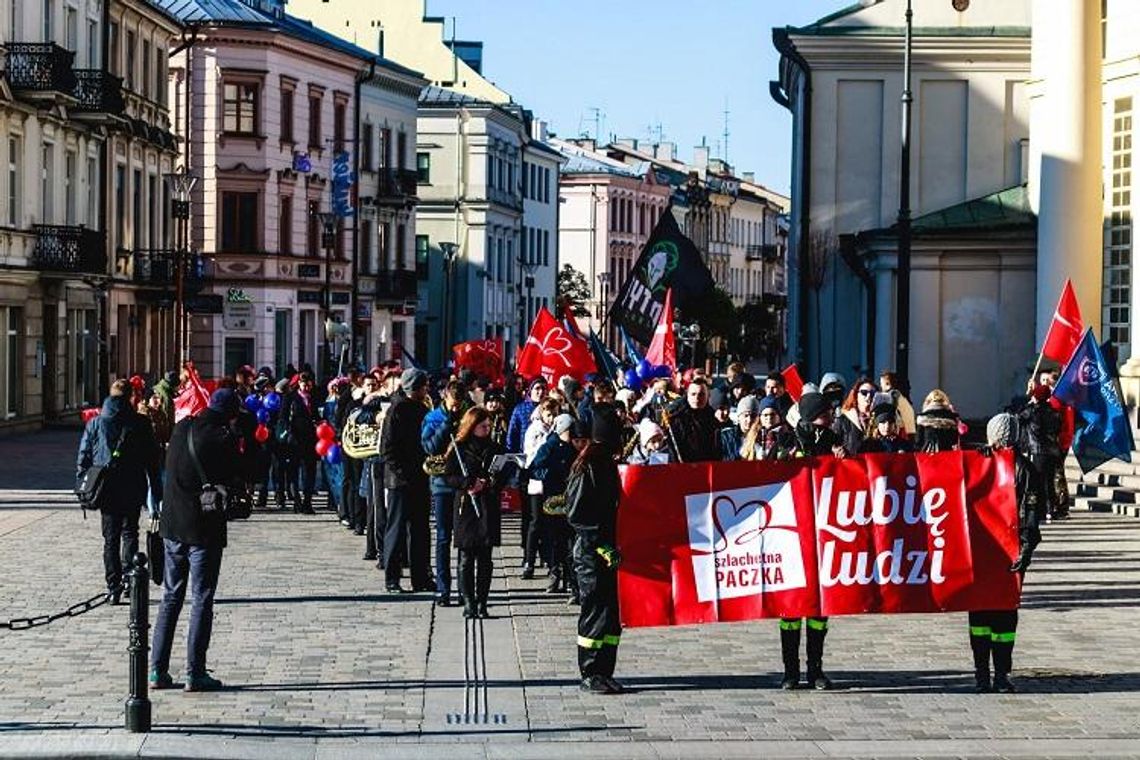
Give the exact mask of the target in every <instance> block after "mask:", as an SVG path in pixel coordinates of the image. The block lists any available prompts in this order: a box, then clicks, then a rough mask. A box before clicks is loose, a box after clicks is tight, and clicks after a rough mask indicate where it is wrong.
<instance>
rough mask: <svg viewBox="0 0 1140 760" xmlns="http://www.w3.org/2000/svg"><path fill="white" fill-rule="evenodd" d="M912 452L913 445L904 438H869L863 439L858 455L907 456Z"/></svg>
mask: <svg viewBox="0 0 1140 760" xmlns="http://www.w3.org/2000/svg"><path fill="white" fill-rule="evenodd" d="M912 451H914V444H913V443H911V442H910V441H908V440H907V439H906V438H900V437H898V436H895V437H894V438H878V437H875V436H871V437H869V438H866V439H864V441H863V444H862V445H861V446H860V447H859V453H860V454H909V453H910V452H912Z"/></svg>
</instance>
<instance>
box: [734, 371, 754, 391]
mask: <svg viewBox="0 0 1140 760" xmlns="http://www.w3.org/2000/svg"><path fill="white" fill-rule="evenodd" d="M732 387H733V388H743V389H744V391H745V392H748V391H751V390H753V389H754V388H755V387H756V377H755V376H754V375H751V374H749V373H748V372H744V373H742V374H741V375H740V377H738V378H736V382H735V383H733V384H732Z"/></svg>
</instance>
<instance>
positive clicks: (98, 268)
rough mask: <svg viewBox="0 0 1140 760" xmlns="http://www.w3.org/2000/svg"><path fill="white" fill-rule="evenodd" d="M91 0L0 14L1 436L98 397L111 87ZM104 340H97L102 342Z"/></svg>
mask: <svg viewBox="0 0 1140 760" xmlns="http://www.w3.org/2000/svg"><path fill="white" fill-rule="evenodd" d="M103 13H104V7H103V4H102V3H100V2H96V0H74V2H68V3H64V2H53V1H51V0H48V1H47V2H43V1H41V0H36V1H35V2H32V1H31V0H7V2H6V3H5V4H4V10H3V13H0V41H2V42H3V50H4V53H3V59H2V60H3V76H2V78H0V199H2V203H0V428H13V427H32V426H38V425H39V424H40V423H42V421H44V420H48V419H53V418H56V417H59V416H60V415H61V414H64V413H67V412H75V411H77V410H78V409H79V408H81V407H82V406H84V405H86V404H90V403H94V402H97V401H98V400H99V399H100V394H99V391H100V389H99V380H98V368H99V359H100V358H102V359H103V360H104V361H103V366H104V367H105V366H106V363H105V361H106V350H105V349H106V342H105V338H106V306H105V301H102V300H101V299H100V298H99V297H98V296H99V294H101V293H104V292H105V287H106V282H107V278H108V273H109V271H110V270H109V265H108V261H107V241H106V230H105V228H104V225H103V221H102V220H103V219H104V218H105V215H104V213H105V212H104V207H103V205H102V204H103V203H105V202H106V198H105V197H104V193H103V192H102V191H101V189H100V188H101V183H102V178H103V176H104V175H103V173H102V172H103V170H104V158H103V156H104V155H105V150H106V141H107V130H108V128H110V127H112V126H116V127H117V126H118V125H120V122H119V121H118V119H117V116H118V115H119V113H120V112H121V110H122V98H121V95H120V92H119V82H118V80H117V79H116V78H115V77H114V76H111V75H109V74H108V73H107V71H106V65H105V60H106V59H105V55H104V53H105V51H104V49H103V45H102V44H101V38H102V36H103V31H104V22H103ZM101 337H102V338H103V339H104V340H103V341H100V338H101Z"/></svg>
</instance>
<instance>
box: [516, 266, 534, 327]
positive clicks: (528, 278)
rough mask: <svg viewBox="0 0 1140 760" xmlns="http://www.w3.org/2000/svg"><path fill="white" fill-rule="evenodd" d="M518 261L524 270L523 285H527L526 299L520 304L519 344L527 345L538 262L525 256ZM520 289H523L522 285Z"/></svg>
mask: <svg viewBox="0 0 1140 760" xmlns="http://www.w3.org/2000/svg"><path fill="white" fill-rule="evenodd" d="M518 262H519V267H520V268H521V269H522V272H523V285H524V286H525V287H526V301H525V302H523V303H521V304H519V345H526V338H527V330H526V328H527V326H528V325H529V324H530V321H531V320H532V319H533V317H532V316H531V314H530V303H531V297H532V296H533V294H534V273H535V272H537V271H538V264H537V263H535V262H531V261H527V260H526V258H525V257H523V256H519V258H518ZM519 290H520V291H521V290H522V287H520V288H519ZM520 295H521V292H520Z"/></svg>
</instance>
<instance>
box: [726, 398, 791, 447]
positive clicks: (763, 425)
mask: <svg viewBox="0 0 1140 760" xmlns="http://www.w3.org/2000/svg"><path fill="white" fill-rule="evenodd" d="M758 408H759V410H760V411H759V413H758V417H757V419H758V422H757V423H756V424H754V425H752V428H751V429H750V430H749V431H748V434H747V435H746V436H745V437H744V443H743V446H742V447H741V451H740V458H741V459H744V460H747V461H750V462H752V461H757V460H763V461H767V462H773V461H776V462H785V461H787V460H789V459H795V458H796V457H797V456H799V448H798V447H797V446H796V435H795V433H794V432H792V429H791V428H790V427H789V426H788V425H786V424H784V422H783V420H781V419H780V406H779V401H778V400H777V399H776V398H775V397H773V396H765V397H764V398H763V399H761V400H760V402H759V404H758Z"/></svg>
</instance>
